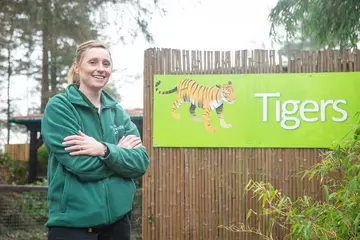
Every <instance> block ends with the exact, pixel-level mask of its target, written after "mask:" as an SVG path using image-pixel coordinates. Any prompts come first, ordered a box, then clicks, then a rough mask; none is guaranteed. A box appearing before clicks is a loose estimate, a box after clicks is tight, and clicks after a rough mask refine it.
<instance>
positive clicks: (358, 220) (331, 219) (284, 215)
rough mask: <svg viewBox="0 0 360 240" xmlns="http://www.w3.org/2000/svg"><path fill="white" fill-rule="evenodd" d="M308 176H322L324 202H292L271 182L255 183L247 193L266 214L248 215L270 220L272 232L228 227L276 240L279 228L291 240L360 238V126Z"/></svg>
mask: <svg viewBox="0 0 360 240" xmlns="http://www.w3.org/2000/svg"><path fill="white" fill-rule="evenodd" d="M334 173H336V174H334ZM305 176H307V177H308V178H309V179H311V178H313V177H314V176H317V177H320V179H321V182H322V184H323V190H324V195H325V199H324V200H323V201H314V200H313V199H311V198H310V197H309V196H303V197H301V198H298V199H296V200H292V199H291V198H290V197H288V196H283V195H282V194H281V193H280V191H278V190H277V189H275V188H274V187H273V186H272V185H271V184H270V183H265V182H254V181H252V180H251V181H250V182H249V183H248V184H247V186H246V188H245V192H248V191H251V192H252V193H253V195H254V197H256V198H257V199H258V200H259V201H261V202H262V212H261V213H255V212H254V211H253V210H252V209H250V210H249V212H248V215H247V216H248V217H250V216H251V215H253V214H256V215H264V216H266V217H268V218H269V219H270V226H269V229H270V230H269V232H267V233H262V232H261V231H260V230H256V229H250V228H247V227H245V225H244V224H242V225H241V226H240V227H230V228H229V227H225V228H227V229H231V230H232V231H236V232H252V233H255V234H258V235H260V236H261V237H263V238H264V239H273V236H272V229H273V228H274V226H275V225H279V226H280V227H282V228H283V229H286V231H287V232H288V238H289V239H312V240H313V239H347V240H355V239H360V225H359V224H360V211H359V209H360V126H359V125H358V126H356V128H355V131H354V134H353V136H351V137H350V138H347V139H345V140H343V141H341V142H339V143H338V144H337V145H335V147H333V148H332V149H331V150H329V151H327V152H326V153H325V154H324V158H323V160H322V161H320V162H318V163H316V164H314V165H313V166H312V167H310V169H308V170H307V171H305V175H304V177H305ZM287 226H289V228H287ZM234 229H236V230H234Z"/></svg>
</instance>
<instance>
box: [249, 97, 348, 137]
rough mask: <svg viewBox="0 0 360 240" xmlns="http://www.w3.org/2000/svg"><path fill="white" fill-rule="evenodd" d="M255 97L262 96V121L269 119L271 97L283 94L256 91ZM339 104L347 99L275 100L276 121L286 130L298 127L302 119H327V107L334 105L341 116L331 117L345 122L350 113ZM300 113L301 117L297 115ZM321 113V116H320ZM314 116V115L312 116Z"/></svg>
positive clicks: (306, 120) (344, 102) (313, 120)
mask: <svg viewBox="0 0 360 240" xmlns="http://www.w3.org/2000/svg"><path fill="white" fill-rule="evenodd" d="M254 96H255V97H261V98H262V100H263V101H262V114H263V117H262V121H263V122H267V121H268V115H269V113H268V109H269V105H270V104H271V102H270V100H269V98H271V97H272V98H279V97H280V96H281V94H280V93H279V92H276V93H255V95H254ZM339 104H346V100H343V99H339V100H335V101H334V100H320V104H319V103H318V102H316V101H314V100H305V101H300V100H286V101H284V102H281V101H280V100H279V99H276V100H275V121H276V122H279V123H280V126H281V127H282V128H283V129H286V130H293V129H297V128H298V127H300V125H301V120H303V121H304V122H308V123H313V122H317V121H319V119H320V121H321V122H325V121H326V115H327V111H326V107H327V106H332V109H333V110H334V111H335V112H337V113H340V114H341V116H340V117H335V116H332V117H331V119H332V120H333V121H335V122H344V121H346V120H347V117H348V113H347V112H346V111H345V110H344V109H342V108H340V107H339V106H338V105H339ZM297 113H299V115H300V117H297V116H296V115H297ZM319 115H320V116H319ZM310 116H312V117H310Z"/></svg>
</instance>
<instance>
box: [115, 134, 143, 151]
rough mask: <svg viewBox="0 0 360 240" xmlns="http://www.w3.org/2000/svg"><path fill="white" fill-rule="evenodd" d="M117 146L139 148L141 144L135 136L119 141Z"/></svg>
mask: <svg viewBox="0 0 360 240" xmlns="http://www.w3.org/2000/svg"><path fill="white" fill-rule="evenodd" d="M118 146H119V147H121V148H139V147H141V146H142V144H141V139H140V138H139V137H137V136H135V135H128V136H126V137H122V138H121V139H120V140H119V143H118Z"/></svg>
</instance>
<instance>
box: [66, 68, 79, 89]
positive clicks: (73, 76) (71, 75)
mask: <svg viewBox="0 0 360 240" xmlns="http://www.w3.org/2000/svg"><path fill="white" fill-rule="evenodd" d="M67 82H68V83H69V84H72V83H73V84H76V85H80V78H79V74H77V73H75V72H74V67H73V66H71V67H70V69H69V72H68V74H67Z"/></svg>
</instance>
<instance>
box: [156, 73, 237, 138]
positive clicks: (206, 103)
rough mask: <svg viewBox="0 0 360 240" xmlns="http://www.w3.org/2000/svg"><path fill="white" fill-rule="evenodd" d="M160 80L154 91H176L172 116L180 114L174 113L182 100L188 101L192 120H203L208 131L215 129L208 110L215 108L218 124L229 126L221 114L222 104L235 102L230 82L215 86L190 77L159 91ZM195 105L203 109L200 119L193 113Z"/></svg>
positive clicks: (165, 92) (166, 92) (224, 126)
mask: <svg viewBox="0 0 360 240" xmlns="http://www.w3.org/2000/svg"><path fill="white" fill-rule="evenodd" d="M159 85H160V80H159V81H157V82H156V84H155V91H156V92H157V93H159V94H171V93H174V92H177V98H176V100H175V102H174V103H173V105H172V116H173V117H174V118H175V119H179V118H180V115H179V114H178V113H176V109H177V108H178V107H180V106H181V105H182V104H183V103H184V102H190V103H191V106H190V115H191V117H192V119H193V120H194V121H198V122H200V121H201V120H203V121H204V127H205V129H206V130H207V131H209V132H215V131H216V129H215V128H214V127H213V126H211V122H210V112H211V111H213V110H214V109H216V113H217V116H218V119H219V121H220V125H221V127H223V128H231V124H228V123H226V122H225V119H224V116H223V106H224V105H223V104H224V102H227V103H229V104H233V103H234V102H235V93H234V88H233V86H232V83H231V82H230V81H229V82H228V83H227V84H222V85H216V86H209V87H207V86H201V85H199V84H198V83H197V82H196V81H194V80H192V79H184V80H182V81H181V82H180V83H179V84H178V85H177V86H176V87H175V88H173V89H171V90H168V91H159V89H158V87H159ZM196 107H199V108H202V109H203V114H202V119H201V118H199V117H197V116H196V114H195V109H196Z"/></svg>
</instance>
